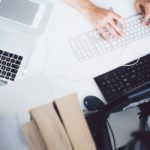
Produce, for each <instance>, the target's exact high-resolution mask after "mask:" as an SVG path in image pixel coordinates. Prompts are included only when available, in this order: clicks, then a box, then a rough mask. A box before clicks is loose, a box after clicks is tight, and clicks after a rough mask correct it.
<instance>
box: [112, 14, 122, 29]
mask: <svg viewBox="0 0 150 150" xmlns="http://www.w3.org/2000/svg"><path fill="white" fill-rule="evenodd" d="M112 19H115V20H117V21H118V22H120V23H121V24H122V27H124V26H125V21H124V19H123V18H122V17H121V16H120V15H118V14H116V13H114V12H113V13H112Z"/></svg>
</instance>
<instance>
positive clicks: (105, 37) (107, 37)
mask: <svg viewBox="0 0 150 150" xmlns="http://www.w3.org/2000/svg"><path fill="white" fill-rule="evenodd" d="M98 31H99V32H100V34H101V36H102V38H103V39H104V40H109V36H108V34H107V32H106V29H104V28H102V27H101V28H99V29H98Z"/></svg>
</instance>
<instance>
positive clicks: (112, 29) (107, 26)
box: [106, 24, 120, 39]
mask: <svg viewBox="0 0 150 150" xmlns="http://www.w3.org/2000/svg"><path fill="white" fill-rule="evenodd" d="M106 29H107V30H108V31H109V32H108V33H107V34H108V36H109V38H112V36H113V37H115V38H117V39H120V34H119V33H118V32H117V31H116V30H115V29H114V28H113V27H112V26H111V25H110V24H107V25H106Z"/></svg>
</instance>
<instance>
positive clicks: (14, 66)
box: [11, 64, 19, 69]
mask: <svg viewBox="0 0 150 150" xmlns="http://www.w3.org/2000/svg"><path fill="white" fill-rule="evenodd" d="M11 67H12V68H15V69H18V68H19V66H18V65H15V64H12V65H11Z"/></svg>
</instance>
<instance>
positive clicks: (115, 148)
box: [107, 120, 117, 150]
mask: <svg viewBox="0 0 150 150" xmlns="http://www.w3.org/2000/svg"><path fill="white" fill-rule="evenodd" d="M107 124H108V127H109V129H110V132H111V135H112V138H113V142H114V150H117V146H116V139H115V135H114V132H113V130H112V127H111V125H110V123H109V121H108V120H107Z"/></svg>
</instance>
